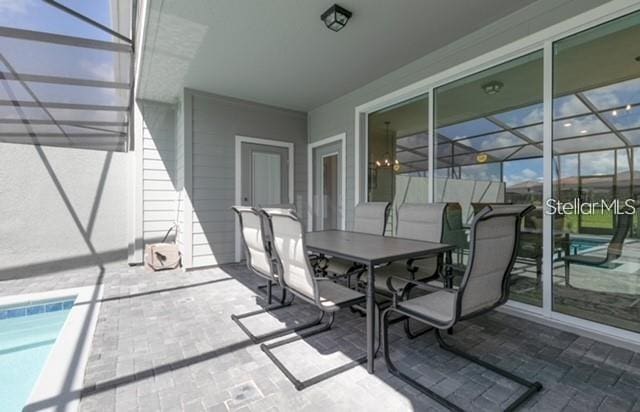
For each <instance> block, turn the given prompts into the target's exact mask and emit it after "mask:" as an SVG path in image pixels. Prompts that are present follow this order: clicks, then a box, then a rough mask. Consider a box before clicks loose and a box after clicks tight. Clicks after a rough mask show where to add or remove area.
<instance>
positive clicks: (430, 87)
mask: <svg viewBox="0 0 640 412" xmlns="http://www.w3.org/2000/svg"><path fill="white" fill-rule="evenodd" d="M638 10H640V2H638V1H637V0H612V1H610V2H607V3H605V4H603V5H601V6H598V7H595V8H593V9H591V10H589V11H587V12H584V13H582V14H579V15H577V16H575V17H572V18H570V19H567V20H564V21H562V22H560V23H557V24H555V25H553V26H550V27H547V28H546V29H543V30H540V31H538V32H536V33H533V34H531V35H529V36H526V37H523V38H521V39H519V40H516V41H514V42H511V43H509V44H506V45H504V46H502V47H499V48H497V49H495V50H493V51H491V52H489V53H485V54H483V55H480V56H478V57H476V58H473V59H471V60H468V61H466V62H464V63H461V64H459V65H456V66H454V67H451V68H449V69H447V70H443V71H441V72H438V73H436V74H434V75H432V76H429V77H427V78H424V79H422V80H419V81H417V82H414V83H412V84H409V85H407V86H405V87H402V88H400V89H398V90H395V91H393V92H391V93H388V94H386V95H383V96H381V97H378V98H376V99H373V100H371V101H368V102H366V103H363V104H361V105H359V106H357V107H356V108H355V128H354V146H355V147H354V152H355V156H354V159H355V162H354V167H355V173H354V176H355V181H354V189H355V200H356V201H355V204H356V205H357V204H358V203H359V201H360V198H361V196H362V192H363V188H362V187H361V180H362V179H361V175H360V174H361V173H362V172H363V171H364V172H365V186H364V190H366V188H367V184H366V180H367V170H368V164H366V162H368V159H367V156H368V152H367V150H366V148H367V144H368V139H367V136H368V133H367V116H368V114H369V113H372V112H375V111H377V110H380V109H384V108H386V107H389V106H392V105H394V104H397V103H401V102H403V101H405V100H409V99H411V98H414V97H417V96H419V95H421V94H424V93H427V92H429V96H430V97H429V98H430V103H433V91H434V89H435V88H437V87H439V86H442V85H445V84H448V83H450V82H453V81H456V80H459V79H461V78H464V77H466V76H468V75H471V74H474V73H478V72H481V71H483V70H485V69H488V68H491V67H493V66H496V65H499V64H501V63H504V62H507V61H509V60H513V59H516V58H518V57H521V56H524V55H526V54H529V53H532V52H534V51H536V50H543V54H544V62H545V63H543V64H544V79H543V91H544V101H543V104H544V111H545V115H544V147H543V151H544V154H543V155H544V159H546V160H544V162H545V163H544V172H545V177H544V179H545V180H544V183H543V192H544V196H545V198H546V196H551V195H552V193H551V191H552V187H551V183H552V182H551V180H552V172H553V169H552V166H553V156H552V151H551V149H552V146H551V138H552V136H551V127H552V126H551V125H552V118H551V116H552V115H553V113H552V111H551V100H550V98H551V97H552V89H551V87H552V85H551V81H552V80H551V76H552V75H553V73H552V63H553V61H552V59H549V56H550V55H551V54H552V49H551V47H552V45H553V42H554V41H557V40H560V39H563V38H565V37H568V36H571V35H573V34H576V33H578V32H581V31H583V30H586V29H589V28H592V27H595V26H597V25H599V24H602V23H606V22H608V21H611V20H614V19H616V18H618V17H622V16H624V15H626V14H629V13H632V12H634V11H638ZM434 112H435V107H434V105H433V104H430V105H429V116H430V117H429V118H430V120H431V122H430V123H429V128H430V131H431V130H432V129H434V128H435V124H434V122H433V120H434V119H433V117H434V116H433V113H434ZM362 140H364V147H365V155H364V156H365V159H364V162H365V164H364V165H363V164H362V163H363V162H362V160H361V144H362V143H361V141H362ZM434 140H435V138H434V137H433V133H431V137H430V141H429V142H430V144H429V150H430V154H429V157H430V159H431V156H432V154H431V151H432V150H435V148H434V147H433V143H434ZM434 167H435V165H434V164H433V163H432V162H430V164H429V173H430V175H429V176H430V179H432V178H433V174H432V170H433V168H434ZM547 169H550V170H547ZM434 190H435V188H434V187H432V188H431V193H430V196H431V197H430V198H431V199H433V197H434V193H435V192H434ZM543 219H544V220H543V228H544V230H543V247H544V251H543V253H544V256H543V280H544V281H543V305H544V307H543V308H535V309H532V308H533V307H529V306H527V305H522V306H519V305H518V304H517V303H516V302H509V305H508V308H511V309H513V310H514V313H520V314H523V313H526V314H527V316H534V317H536V318H537V319H539V320H544V322H543V323H545V324H550V323H551V324H555V325H557V326H562V327H569V328H573V329H574V331H575V332H576V333H581V334H589V335H591V336H594V337H597V338H598V339H599V340H605V341H609V342H611V343H614V344H617V345H621V346H626V347H635V348H636V350H638V349H640V334H638V333H634V332H629V331H625V330H622V329H618V328H614V327H611V326H607V325H604V324H599V323H595V322H591V321H587V320H584V319H580V318H576V317H572V316H568V315H564V314H560V313H557V312H553V309H552V299H553V296H552V287H553V286H552V277H553V267H552V265H553V264H552V258H553V256H552V254H553V253H552V249H551V245H552V243H553V229H552V227H553V222H552V219H551V217H549V216H546V214H545V217H544V218H543ZM516 307H517V308H518V309H517V310H516V309H514V308H516ZM523 307H524V308H525V309H523Z"/></svg>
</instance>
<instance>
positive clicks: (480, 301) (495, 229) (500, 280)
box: [458, 205, 533, 319]
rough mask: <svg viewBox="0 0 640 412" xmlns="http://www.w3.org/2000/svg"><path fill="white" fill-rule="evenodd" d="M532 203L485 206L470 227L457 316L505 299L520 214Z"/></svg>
mask: <svg viewBox="0 0 640 412" xmlns="http://www.w3.org/2000/svg"><path fill="white" fill-rule="evenodd" d="M532 208H533V206H528V205H513V206H487V207H485V208H484V209H483V210H482V211H480V212H478V213H477V214H476V216H475V217H474V219H473V222H472V227H471V251H470V257H469V264H468V265H467V270H466V272H465V274H464V276H463V278H462V281H461V283H460V288H459V293H458V316H459V317H460V318H462V319H464V318H465V317H470V316H472V315H475V314H479V313H483V312H485V311H488V310H490V309H493V308H495V307H496V306H499V305H501V304H503V303H504V302H506V301H507V299H508V297H509V282H508V280H509V274H510V273H511V268H512V267H513V263H514V261H515V257H516V250H517V245H518V238H519V233H520V222H521V219H522V216H523V215H524V214H526V213H527V212H528V211H530V210H531V209H532Z"/></svg>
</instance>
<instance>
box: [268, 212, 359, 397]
mask: <svg viewBox="0 0 640 412" xmlns="http://www.w3.org/2000/svg"><path fill="white" fill-rule="evenodd" d="M264 212H265V213H266V214H267V215H268V217H269V220H268V222H269V230H270V232H271V235H272V236H273V256H274V258H275V262H276V268H277V274H278V275H277V276H278V280H279V282H280V284H281V286H282V287H283V288H284V289H286V290H288V291H290V292H291V293H292V294H293V295H295V296H296V297H298V298H300V299H302V300H303V301H305V302H307V303H310V304H312V305H314V306H315V307H316V308H317V309H318V313H319V318H320V319H323V318H324V317H325V316H327V317H328V320H327V321H326V322H325V323H324V324H323V325H322V326H321V327H318V328H314V329H309V330H306V331H302V332H300V334H299V335H298V336H294V337H291V338H287V339H284V340H280V341H277V342H275V343H263V344H262V345H261V349H262V350H263V351H264V352H265V353H266V354H267V356H268V357H269V358H270V359H271V360H272V361H273V363H274V364H275V365H276V366H277V367H278V369H280V370H281V371H282V373H284V375H285V376H286V377H287V378H288V379H289V380H290V381H291V383H293V385H294V386H295V388H296V389H298V390H302V389H304V388H306V387H309V386H311V385H313V384H316V383H318V382H321V381H324V380H326V379H328V378H330V377H332V376H335V375H337V374H339V373H341V372H344V371H346V370H348V369H351V368H353V367H355V366H357V365H359V364H362V363H364V362H365V361H366V360H367V357H366V355H365V356H362V357H360V358H358V359H355V360H353V361H351V362H349V363H347V364H345V365H343V366H340V367H337V368H334V369H331V370H329V371H327V372H324V373H322V374H320V375H317V376H314V377H312V378H309V379H306V380H304V381H301V380H299V379H297V378H296V377H295V376H294V375H293V374H292V373H291V372H290V371H289V370H288V369H287V368H286V366H285V365H284V364H283V363H282V362H281V361H280V360H279V359H278V358H277V357H276V356H275V355H274V353H273V351H272V350H273V349H275V348H278V347H281V346H284V345H287V344H289V343H292V342H296V341H299V340H302V339H304V338H307V337H310V336H313V335H317V334H319V333H322V332H325V331H327V330H329V329H330V328H331V326H332V325H333V322H334V318H335V313H336V312H337V311H338V310H339V309H341V308H344V307H349V306H351V305H353V304H356V303H360V302H364V301H365V295H364V294H362V293H359V292H357V291H355V290H353V289H349V288H347V287H345V286H342V285H340V284H337V283H334V282H332V281H331V280H330V279H328V278H322V277H315V276H314V272H313V270H312V269H311V265H310V263H309V258H308V255H307V248H306V246H305V243H304V231H303V228H302V224H301V223H300V221H299V220H298V217H297V216H296V214H295V213H294V212H292V211H284V210H269V209H266V210H265V211H264Z"/></svg>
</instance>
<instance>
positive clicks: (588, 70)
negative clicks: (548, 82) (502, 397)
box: [553, 13, 640, 332]
mask: <svg viewBox="0 0 640 412" xmlns="http://www.w3.org/2000/svg"><path fill="white" fill-rule="evenodd" d="M638 38H640V14H638V13H636V14H633V15H629V16H626V17H624V18H621V19H618V20H615V21H612V22H610V23H607V24H604V25H601V26H598V27H595V28H593V29H590V30H587V31H585V32H582V33H579V34H576V35H574V36H571V37H568V38H566V39H563V40H560V41H558V42H556V43H555V44H554V53H553V55H554V61H553V76H554V78H553V95H554V100H553V106H554V110H553V114H554V119H553V120H554V121H553V155H554V158H553V172H554V174H553V195H554V198H555V199H557V200H559V201H562V202H574V203H575V202H578V203H579V204H587V205H590V204H598V203H602V202H605V203H607V204H611V203H612V202H616V201H617V202H620V204H621V205H624V202H625V201H626V200H638V182H639V180H638V176H639V173H638V171H639V170H640V167H639V165H638V164H637V161H636V160H635V159H636V157H637V155H638V148H637V146H638V144H640V135H639V134H638V130H637V129H638V128H639V127H640V107H639V106H638V105H639V104H640V69H639V68H638V63H637V61H636V60H635V58H636V57H637V47H636V46H637V39H638ZM634 50H635V51H634ZM554 227H555V229H556V236H554V251H555V252H556V253H555V254H554V257H555V259H554V262H553V268H554V269H553V309H554V310H555V311H558V312H561V313H566V314H569V315H572V316H577V317H580V318H584V319H588V320H592V321H595V322H598V323H604V324H608V325H612V326H616V327H619V328H624V329H629V330H632V331H635V332H640V308H638V307H637V305H636V303H637V302H638V299H640V292H639V291H640V280H639V279H640V262H639V259H638V256H640V255H639V254H638V250H637V249H638V246H637V244H638V243H639V242H638V229H637V218H636V216H634V215H628V214H627V212H626V211H620V210H618V211H615V210H613V209H602V208H595V209H594V210H590V209H589V208H587V209H583V210H582V211H580V212H578V213H568V214H563V215H561V214H556V215H554Z"/></svg>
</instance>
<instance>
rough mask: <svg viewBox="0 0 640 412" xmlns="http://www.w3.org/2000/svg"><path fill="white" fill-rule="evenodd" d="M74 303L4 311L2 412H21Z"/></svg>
mask: <svg viewBox="0 0 640 412" xmlns="http://www.w3.org/2000/svg"><path fill="white" fill-rule="evenodd" d="M71 306H73V300H64V301H53V302H52V301H48V302H39V303H30V304H29V305H28V306H26V305H25V306H13V307H11V308H7V307H4V308H3V307H0V382H2V384H1V385H0V411H2V412H14V411H15V412H18V411H21V410H22V408H23V407H24V406H25V404H26V403H27V401H28V399H29V395H30V394H31V390H32V389H33V386H34V385H35V383H36V380H37V379H38V376H39V375H40V371H41V370H42V367H43V366H44V364H45V362H46V360H47V356H48V355H49V352H50V350H51V348H52V347H53V344H54V343H55V341H56V338H57V336H58V333H59V332H60V330H61V329H62V326H63V325H64V322H65V320H66V319H67V315H68V314H69V311H70V310H71Z"/></svg>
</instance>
